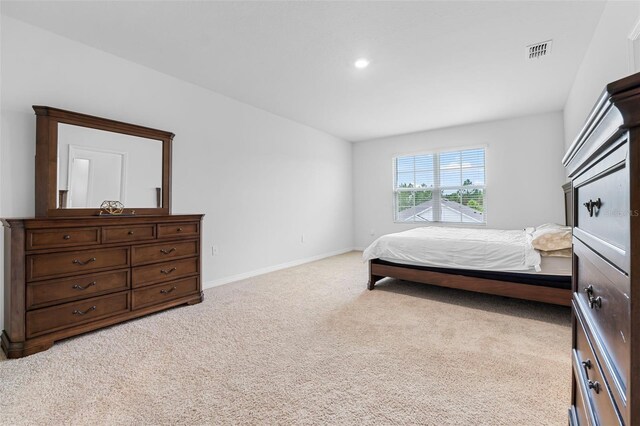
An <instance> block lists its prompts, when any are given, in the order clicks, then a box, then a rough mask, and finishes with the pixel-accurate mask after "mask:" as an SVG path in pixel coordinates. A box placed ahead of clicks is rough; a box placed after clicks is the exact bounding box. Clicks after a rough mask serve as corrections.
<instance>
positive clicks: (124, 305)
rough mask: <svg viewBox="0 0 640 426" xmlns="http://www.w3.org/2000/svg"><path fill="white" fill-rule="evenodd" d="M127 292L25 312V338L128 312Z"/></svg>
mask: <svg viewBox="0 0 640 426" xmlns="http://www.w3.org/2000/svg"><path fill="white" fill-rule="evenodd" d="M129 310H130V309H129V292H128V291H125V292H121V293H116V294H110V295H107V296H100V297H93V298H90V299H83V300H79V301H76V302H71V303H65V304H62V305H56V306H52V307H50V308H43V309H37V310H35V311H29V312H27V324H26V326H27V337H35V336H38V335H41V334H45V333H51V332H53V331H57V330H60V329H63V328H67V327H73V326H75V325H80V324H84V323H87V322H91V321H95V320H98V319H101V318H106V317H109V316H113V315H118V314H121V313H125V312H128V311H129Z"/></svg>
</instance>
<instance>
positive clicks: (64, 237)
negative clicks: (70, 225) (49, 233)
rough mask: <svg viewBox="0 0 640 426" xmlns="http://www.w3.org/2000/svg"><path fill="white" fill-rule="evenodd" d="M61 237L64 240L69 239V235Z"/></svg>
mask: <svg viewBox="0 0 640 426" xmlns="http://www.w3.org/2000/svg"><path fill="white" fill-rule="evenodd" d="M62 238H63V239H65V240H70V239H71V235H65V236H63V237H62Z"/></svg>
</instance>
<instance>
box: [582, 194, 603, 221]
mask: <svg viewBox="0 0 640 426" xmlns="http://www.w3.org/2000/svg"><path fill="white" fill-rule="evenodd" d="M583 206H585V207H586V208H587V211H588V212H589V217H593V213H594V212H595V209H596V208H597V209H598V210H600V207H602V201H601V200H600V198H598V199H597V200H595V201H593V200H589V201H587V202H586V203H584V204H583Z"/></svg>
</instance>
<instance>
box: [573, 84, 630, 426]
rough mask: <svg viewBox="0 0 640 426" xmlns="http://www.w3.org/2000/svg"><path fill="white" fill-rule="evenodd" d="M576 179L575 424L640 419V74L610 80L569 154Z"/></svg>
mask: <svg viewBox="0 0 640 426" xmlns="http://www.w3.org/2000/svg"><path fill="white" fill-rule="evenodd" d="M563 163H564V165H565V167H566V169H567V173H568V175H569V178H570V179H571V181H572V184H573V200H572V203H573V205H574V216H573V219H574V222H573V223H574V226H575V227H574V230H573V247H574V251H573V253H574V254H573V308H572V309H573V351H572V362H573V385H572V397H571V401H572V402H571V403H572V405H571V408H570V410H569V423H570V424H571V425H606V426H609V425H619V424H621V425H640V335H639V334H640V74H634V75H632V76H629V77H627V78H624V79H622V80H618V81H616V82H613V83H611V84H609V85H608V86H607V87H606V89H605V91H604V93H603V94H602V95H601V97H600V99H599V100H598V102H597V103H596V105H595V107H594V108H593V110H592V111H591V114H590V115H589V119H588V120H587V123H586V124H585V126H584V127H583V128H582V131H581V132H580V134H579V135H578V137H577V139H576V140H575V141H574V143H573V144H572V145H571V147H570V148H569V151H568V152H567V154H566V155H565V157H564V159H563Z"/></svg>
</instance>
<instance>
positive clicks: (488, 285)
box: [367, 259, 571, 306]
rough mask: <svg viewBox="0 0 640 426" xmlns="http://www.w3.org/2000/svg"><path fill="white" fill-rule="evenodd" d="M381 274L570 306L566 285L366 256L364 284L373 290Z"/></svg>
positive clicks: (568, 291)
mask: <svg viewBox="0 0 640 426" xmlns="http://www.w3.org/2000/svg"><path fill="white" fill-rule="evenodd" d="M385 277H390V278H398V279H401V280H405V281H414V282H418V283H424V284H431V285H437V286H440V287H449V288H458V289H462V290H468V291H475V292H478V293H487V294H495V295H498V296H507V297H515V298H517V299H525V300H534V301H537V302H545V303H551V304H554V305H562V306H571V289H570V288H567V289H565V288H557V287H548V286H544V285H534V284H523V283H518V282H513V281H503V280H495V279H488V278H478V277H470V276H465V275H458V274H455V273H450V272H436V271H431V270H425V269H422V268H420V267H416V266H412V265H401V264H397V263H396V264H392V263H389V262H384V263H383V262H382V261H381V260H380V259H373V260H370V261H369V283H368V285H367V288H368V289H369V290H373V288H374V286H375V284H376V282H378V281H379V280H381V279H383V278H385ZM534 277H535V275H534Z"/></svg>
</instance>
